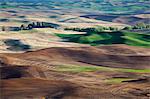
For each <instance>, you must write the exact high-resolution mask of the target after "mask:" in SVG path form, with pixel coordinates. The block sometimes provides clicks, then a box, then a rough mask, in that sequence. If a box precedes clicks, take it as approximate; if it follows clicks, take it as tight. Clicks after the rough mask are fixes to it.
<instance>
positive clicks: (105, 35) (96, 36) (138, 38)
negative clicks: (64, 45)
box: [56, 30, 150, 47]
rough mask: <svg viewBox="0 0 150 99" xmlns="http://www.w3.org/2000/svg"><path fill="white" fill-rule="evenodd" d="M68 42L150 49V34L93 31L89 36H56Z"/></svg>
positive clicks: (88, 33)
mask: <svg viewBox="0 0 150 99" xmlns="http://www.w3.org/2000/svg"><path fill="white" fill-rule="evenodd" d="M56 35H57V36H59V37H60V38H62V39H65V40H66V41H68V42H75V43H82V44H90V45H93V46H98V45H110V44H126V45H131V46H141V47H150V34H146V33H135V32H134V33H132V32H127V31H114V32H95V31H93V30H91V31H90V32H87V34H81V35H75V34H74V35H71V34H69V35H68V34H56Z"/></svg>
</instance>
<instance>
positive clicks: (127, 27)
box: [123, 26, 132, 30]
mask: <svg viewBox="0 0 150 99" xmlns="http://www.w3.org/2000/svg"><path fill="white" fill-rule="evenodd" d="M123 30H132V27H131V26H126V27H124V28H123Z"/></svg>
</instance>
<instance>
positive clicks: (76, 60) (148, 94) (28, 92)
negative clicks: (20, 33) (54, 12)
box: [0, 45, 150, 99]
mask: <svg viewBox="0 0 150 99" xmlns="http://www.w3.org/2000/svg"><path fill="white" fill-rule="evenodd" d="M149 61H150V56H149V49H146V48H137V47H129V46H125V45H114V46H102V47H76V48H74V47H70V48H62V47H60V48H58V47H57V48H47V49H42V50H39V51H33V52H25V53H20V54H0V66H1V67H0V70H1V73H2V75H1V79H2V80H1V86H0V87H1V89H2V90H1V91H2V94H1V96H2V99H149V98H150V78H149V77H150V72H149V69H150V63H149ZM66 67H67V68H66ZM76 67H77V68H81V70H80V69H77V68H76ZM91 67H93V68H91ZM68 68H70V69H68ZM83 68H84V69H83ZM95 68H96V69H95ZM125 68H128V69H125ZM144 69H145V71H144ZM142 70H143V71H142ZM146 70H147V71H146Z"/></svg>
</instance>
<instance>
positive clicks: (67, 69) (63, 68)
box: [56, 65, 100, 72]
mask: <svg viewBox="0 0 150 99" xmlns="http://www.w3.org/2000/svg"><path fill="white" fill-rule="evenodd" d="M97 70H100V68H98V67H93V66H73V65H72V66H58V67H56V71H62V72H92V71H97Z"/></svg>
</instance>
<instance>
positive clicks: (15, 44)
mask: <svg viewBox="0 0 150 99" xmlns="http://www.w3.org/2000/svg"><path fill="white" fill-rule="evenodd" d="M4 43H5V44H6V45H7V46H9V47H8V48H7V49H8V50H11V51H27V50H29V49H30V45H26V44H23V43H22V42H21V41H20V40H16V39H7V40H5V41H4Z"/></svg>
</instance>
